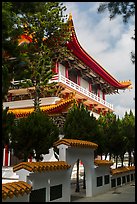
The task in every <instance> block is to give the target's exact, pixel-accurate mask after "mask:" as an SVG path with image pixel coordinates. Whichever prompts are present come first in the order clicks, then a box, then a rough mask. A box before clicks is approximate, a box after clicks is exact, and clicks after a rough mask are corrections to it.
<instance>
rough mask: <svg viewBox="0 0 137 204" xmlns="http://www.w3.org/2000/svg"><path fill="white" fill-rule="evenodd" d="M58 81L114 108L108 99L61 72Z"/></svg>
mask: <svg viewBox="0 0 137 204" xmlns="http://www.w3.org/2000/svg"><path fill="white" fill-rule="evenodd" d="M56 81H58V82H62V83H63V84H66V85H67V86H68V87H70V88H72V89H74V90H75V91H78V92H79V93H81V94H83V95H85V96H87V97H89V98H90V99H92V100H94V101H96V102H98V103H100V104H102V105H104V106H106V107H107V108H109V109H111V110H113V105H112V104H110V103H108V102H107V101H105V100H103V99H102V98H100V97H98V96H97V95H95V94H93V93H91V92H89V91H88V90H86V89H85V88H83V87H81V86H79V85H78V84H76V83H74V82H73V81H71V80H69V79H68V78H66V77H64V76H63V75H61V74H59V75H58V80H57V77H56Z"/></svg>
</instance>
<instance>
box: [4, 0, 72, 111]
mask: <svg viewBox="0 0 137 204" xmlns="http://www.w3.org/2000/svg"><path fill="white" fill-rule="evenodd" d="M4 5H5V4H3V10H4ZM6 6H7V4H6ZM6 8H7V7H6ZM65 10H66V8H65V7H64V6H63V4H62V3H60V2H12V3H10V12H9V15H8V19H9V18H10V17H11V16H12V14H13V13H14V16H15V19H17V20H16V23H15V22H14V21H12V25H11V28H12V30H14V35H13V36H14V38H13V39H12V38H11V37H10V36H9V35H7V38H8V40H9V41H10V42H11V43H13V42H15V40H16V43H13V44H14V45H16V46H15V47H16V49H18V50H19V53H18V52H15V53H16V55H17V56H16V57H15V60H16V61H17V62H18V63H16V65H14V67H12V70H11V72H12V74H13V73H14V75H12V77H13V78H14V79H15V80H16V79H22V78H20V77H21V76H24V79H26V77H27V78H28V77H29V78H30V81H29V84H27V85H28V86H34V87H35V98H34V99H35V102H34V105H35V109H39V103H40V101H39V95H40V91H41V87H43V86H45V85H46V84H47V83H48V81H49V79H51V77H52V76H53V74H52V68H53V67H54V66H55V63H56V62H57V61H59V60H61V59H63V58H64V54H65V53H66V52H67V51H66V47H65V43H66V41H67V40H68V39H69V37H70V36H69V32H67V31H68V27H67V23H65V18H66V17H67V16H64V15H63V11H65ZM5 13H6V12H3V16H4V19H6V15H4V14H5ZM7 21H8V20H7V19H6V20H5V23H6V22H7ZM5 23H3V24H5ZM15 27H16V28H17V30H18V31H20V34H24V33H26V34H27V35H28V36H29V35H30V34H31V35H32V39H31V40H32V42H31V43H29V44H24V45H22V46H17V39H18V38H19V35H18V36H17V33H18V32H15V31H16V29H15ZM7 30H8V28H4V29H3V33H5V32H7ZM7 33H9V32H7ZM18 34H19V33H18ZM44 38H45V40H44V41H43V39H44ZM8 48H11V47H10V46H8ZM5 50H6V51H7V49H5ZM8 54H9V55H10V56H12V54H11V53H9V52H8ZM10 58H11V57H10ZM4 59H5V58H4ZM3 63H4V62H3ZM8 63H9V61H8ZM12 63H13V60H12ZM4 64H5V63H4ZM10 67H11V66H10ZM3 68H4V66H3ZM8 71H9V68H8ZM12 77H11V78H12ZM11 78H10V79H8V80H10V81H11ZM6 79H7V78H6ZM4 84H6V83H4ZM23 85H24V84H23ZM27 85H26V86H27ZM50 87H51V86H50ZM6 88H7V87H6ZM6 90H7V89H6ZM4 94H5V92H4Z"/></svg>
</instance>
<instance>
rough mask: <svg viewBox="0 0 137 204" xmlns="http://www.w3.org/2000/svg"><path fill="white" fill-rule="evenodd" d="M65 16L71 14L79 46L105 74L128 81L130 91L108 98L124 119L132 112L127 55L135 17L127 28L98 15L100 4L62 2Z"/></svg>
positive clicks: (131, 72) (132, 73)
mask: <svg viewBox="0 0 137 204" xmlns="http://www.w3.org/2000/svg"><path fill="white" fill-rule="evenodd" d="M64 4H65V5H66V7H67V14H69V13H72V17H73V22H74V28H75V31H76V35H77V38H78V41H79V43H80V44H81V46H82V47H83V48H84V49H85V51H86V52H87V53H88V54H89V55H91V56H92V57H93V58H94V59H95V60H96V61H97V62H98V63H99V64H100V65H101V66H103V68H105V70H106V71H108V72H109V73H110V74H111V75H112V76H113V77H114V78H116V79H117V80H118V81H119V80H129V79H130V80H131V81H132V82H133V89H132V90H130V91H129V90H126V91H124V92H123V91H119V93H120V94H116V95H111V96H107V101H108V102H110V103H112V104H113V105H114V109H115V113H116V114H117V115H119V116H120V117H123V115H124V114H125V111H128V110H130V109H132V110H133V112H134V113H135V101H134V100H133V98H134V97H135V87H134V84H135V66H134V65H133V64H132V63H131V59H130V52H131V51H132V50H134V41H133V40H131V37H132V36H133V34H134V29H135V25H134V23H133V22H134V18H133V19H132V21H130V23H128V24H127V25H125V24H123V21H122V18H121V17H120V16H118V17H116V18H115V19H114V20H112V21H110V20H109V15H108V13H103V14H98V13H97V7H98V5H99V2H90V3H89V2H88V3H87V2H64Z"/></svg>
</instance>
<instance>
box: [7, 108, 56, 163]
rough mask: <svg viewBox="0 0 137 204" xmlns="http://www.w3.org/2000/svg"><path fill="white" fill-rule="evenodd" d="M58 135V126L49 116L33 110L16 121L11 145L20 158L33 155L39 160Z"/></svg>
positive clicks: (25, 158)
mask: <svg viewBox="0 0 137 204" xmlns="http://www.w3.org/2000/svg"><path fill="white" fill-rule="evenodd" d="M58 135H59V131H58V128H57V126H56V125H55V124H54V123H53V121H52V119H51V118H49V116H47V115H46V114H45V113H43V112H41V111H38V112H33V113H31V114H30V115H29V116H28V117H27V118H21V119H18V120H17V121H16V125H15V128H14V134H13V136H12V137H11V147H12V148H13V150H14V154H15V156H17V157H18V158H19V159H24V160H25V161H26V160H27V158H28V157H29V155H31V156H33V157H34V158H35V159H36V160H37V161H39V160H42V159H43V158H42V154H47V153H48V151H49V148H51V147H52V145H53V143H54V142H55V141H56V140H58Z"/></svg>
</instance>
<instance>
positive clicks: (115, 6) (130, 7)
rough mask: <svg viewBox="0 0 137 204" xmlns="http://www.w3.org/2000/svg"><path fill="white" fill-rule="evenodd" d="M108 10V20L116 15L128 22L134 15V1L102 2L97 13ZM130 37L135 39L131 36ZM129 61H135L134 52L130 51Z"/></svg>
mask: <svg viewBox="0 0 137 204" xmlns="http://www.w3.org/2000/svg"><path fill="white" fill-rule="evenodd" d="M106 10H108V11H109V14H110V15H109V18H110V20H112V19H114V18H115V17H116V16H118V15H120V16H122V19H123V22H124V23H128V22H129V19H130V18H131V17H132V16H134V15H135V2H103V3H100V5H99V7H98V13H102V12H105V11H106ZM132 39H135V38H134V37H132ZM131 61H132V63H135V53H134V52H133V51H132V52H131Z"/></svg>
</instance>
